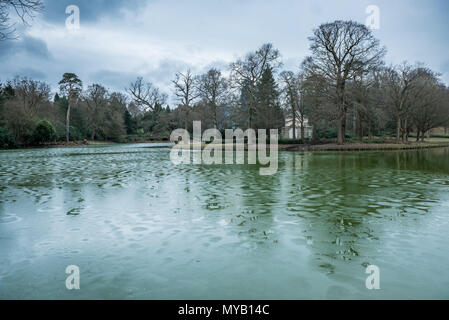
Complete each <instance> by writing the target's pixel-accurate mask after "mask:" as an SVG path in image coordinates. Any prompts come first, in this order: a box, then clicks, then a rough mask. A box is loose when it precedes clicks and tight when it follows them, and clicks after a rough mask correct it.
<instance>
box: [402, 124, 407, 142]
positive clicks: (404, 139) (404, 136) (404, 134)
mask: <svg viewBox="0 0 449 320" xmlns="http://www.w3.org/2000/svg"><path fill="white" fill-rule="evenodd" d="M407 141H408V121H407V118H405V120H404V130H403V131H402V142H403V143H406V142H407Z"/></svg>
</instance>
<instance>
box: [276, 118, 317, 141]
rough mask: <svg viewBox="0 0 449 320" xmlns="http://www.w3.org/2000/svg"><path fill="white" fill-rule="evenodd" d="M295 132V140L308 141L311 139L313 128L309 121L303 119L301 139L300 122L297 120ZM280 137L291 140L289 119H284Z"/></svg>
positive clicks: (291, 124)
mask: <svg viewBox="0 0 449 320" xmlns="http://www.w3.org/2000/svg"><path fill="white" fill-rule="evenodd" d="M295 131H296V139H303V138H306V139H308V138H311V137H312V132H313V127H312V126H311V125H310V124H309V119H307V118H304V137H301V122H300V121H299V119H296V124H295ZM282 137H283V138H284V139H293V120H292V118H291V117H290V118H286V119H285V126H284V128H282Z"/></svg>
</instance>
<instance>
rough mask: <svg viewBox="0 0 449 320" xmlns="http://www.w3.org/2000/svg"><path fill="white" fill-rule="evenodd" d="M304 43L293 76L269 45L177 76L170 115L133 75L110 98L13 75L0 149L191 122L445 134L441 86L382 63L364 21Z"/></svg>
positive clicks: (341, 133)
mask: <svg viewBox="0 0 449 320" xmlns="http://www.w3.org/2000/svg"><path fill="white" fill-rule="evenodd" d="M308 40H309V42H310V52H311V55H310V56H308V57H305V58H304V59H303V61H302V62H300V61H298V62H300V63H298V65H300V67H299V68H298V70H296V71H288V70H283V64H282V61H281V55H280V52H279V50H277V49H276V48H275V47H274V46H273V45H272V44H270V43H267V44H264V45H262V46H261V47H260V48H258V49H257V50H255V51H252V52H249V53H248V54H246V55H245V56H243V57H242V58H240V59H238V60H237V61H235V62H233V63H231V64H230V65H229V68H228V69H227V70H223V71H222V70H219V69H217V68H212V69H210V70H209V71H207V72H206V73H204V74H200V75H194V74H193V73H192V72H191V71H190V70H186V71H184V72H178V73H176V75H175V76H174V79H173V81H172V94H173V98H174V100H175V101H176V104H175V106H174V107H173V108H171V107H170V106H169V105H168V103H167V101H168V95H167V94H166V93H165V92H163V91H162V90H161V89H160V88H158V87H157V86H155V85H154V84H152V83H151V82H149V81H145V79H143V78H141V77H139V78H137V79H136V80H135V81H133V82H132V83H130V84H128V85H127V86H126V89H125V90H124V92H110V90H108V89H107V88H105V87H104V86H103V85H101V84H90V85H88V86H87V87H86V88H85V87H84V86H83V82H82V81H81V79H79V77H78V76H77V75H76V74H74V73H66V74H64V75H63V76H62V79H61V81H60V82H59V90H58V92H57V93H56V94H55V95H53V94H52V92H51V89H50V86H49V85H48V84H47V83H45V82H43V81H37V80H33V79H29V78H26V77H16V78H15V79H12V80H10V81H7V82H6V83H5V84H3V85H0V127H1V129H0V135H1V136H2V137H3V138H2V139H3V142H2V141H0V143H2V144H3V146H8V145H9V144H12V145H13V144H18V145H32V144H40V143H45V142H50V141H70V140H84V139H89V140H96V139H99V140H113V141H123V142H126V141H133V139H150V138H151V139H167V138H168V136H169V135H170V132H171V131H172V130H174V129H176V128H185V129H187V130H192V123H193V121H194V120H200V121H202V123H203V127H207V128H217V129H219V130H225V129H228V128H236V127H239V128H242V129H246V128H253V129H267V130H268V129H279V130H282V128H283V127H284V126H285V120H286V119H287V118H288V119H290V120H292V119H293V121H291V124H292V129H293V139H295V140H296V139H298V138H301V139H302V140H304V137H305V136H306V135H305V124H306V122H307V123H308V124H310V125H311V126H312V128H313V130H312V136H311V140H313V141H316V140H319V139H336V140H337V141H338V143H340V144H342V143H345V142H346V140H347V138H348V137H351V138H352V139H359V140H363V139H364V138H366V137H373V136H375V135H391V136H393V137H394V138H395V139H396V141H397V142H398V143H399V142H404V143H405V142H407V141H408V140H409V137H410V135H411V134H412V133H413V134H414V135H415V137H416V139H418V140H419V139H424V137H425V135H426V134H427V133H428V132H429V131H430V130H431V129H434V128H437V127H449V89H448V87H446V85H445V84H444V83H443V82H442V80H441V79H440V75H439V74H438V73H437V72H434V71H432V70H431V69H429V68H428V67H426V66H425V65H424V64H415V65H411V64H409V63H407V62H404V63H402V64H400V65H396V66H391V65H386V63H385V53H386V49H385V48H384V47H382V46H381V45H380V43H379V41H378V40H377V39H376V38H375V37H374V36H373V34H372V32H371V31H370V30H369V29H368V28H367V27H366V26H364V25H363V24H360V23H357V22H354V21H335V22H332V23H325V24H322V25H320V26H319V27H317V28H316V29H315V30H314V31H313V34H312V35H311V36H310V37H309V38H308ZM296 127H299V128H296ZM296 129H299V132H300V134H299V137H298V136H297V134H296Z"/></svg>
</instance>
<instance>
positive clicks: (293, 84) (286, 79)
mask: <svg viewBox="0 0 449 320" xmlns="http://www.w3.org/2000/svg"><path fill="white" fill-rule="evenodd" d="M280 78H281V81H282V83H283V88H282V92H283V95H284V97H285V105H286V109H287V112H289V113H290V117H291V119H292V129H293V139H296V119H297V118H298V112H299V105H300V103H301V101H300V99H301V97H300V83H299V81H298V77H297V76H296V75H295V73H294V72H293V71H283V72H281V74H280ZM302 130H303V129H302ZM303 137H304V136H303Z"/></svg>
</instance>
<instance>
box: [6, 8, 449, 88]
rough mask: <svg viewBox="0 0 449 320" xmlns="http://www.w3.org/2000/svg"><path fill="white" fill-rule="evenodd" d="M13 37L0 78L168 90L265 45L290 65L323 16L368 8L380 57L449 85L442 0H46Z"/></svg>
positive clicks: (359, 14)
mask: <svg viewBox="0 0 449 320" xmlns="http://www.w3.org/2000/svg"><path fill="white" fill-rule="evenodd" d="M45 5H46V8H45V11H44V12H43V13H42V14H40V15H38V16H37V17H36V18H35V19H34V21H33V22H32V25H31V26H30V27H27V28H19V30H18V31H19V33H20V40H17V41H6V42H5V41H3V42H0V81H3V82H4V81H6V80H7V79H11V78H13V77H14V76H15V75H23V76H29V77H32V78H34V79H39V80H45V81H47V82H48V83H49V84H50V85H51V86H52V88H53V89H56V88H57V82H58V81H59V80H60V78H61V76H62V74H63V73H64V72H74V73H76V74H78V75H79V77H80V78H81V79H82V80H83V82H84V84H85V85H88V84H91V83H94V82H95V83H101V84H103V85H105V86H106V87H108V88H109V89H111V90H120V91H121V90H123V89H124V88H125V87H126V86H127V85H128V83H129V82H130V81H132V80H133V79H135V78H136V77H137V76H143V77H144V78H145V79H146V80H147V81H151V82H153V83H155V84H157V85H159V86H161V87H162V88H164V90H165V91H167V93H168V94H171V85H170V80H171V79H173V78H174V74H175V73H176V72H177V71H182V70H184V69H186V68H191V69H192V71H193V72H195V73H197V72H203V71H205V70H207V69H208V68H210V67H212V66H215V67H218V68H220V69H222V70H226V69H227V67H228V65H229V63H230V62H231V61H233V60H235V59H237V58H238V57H240V56H243V55H245V54H246V53H247V52H248V51H251V50H254V49H256V48H258V47H259V46H260V45H261V44H263V43H265V42H271V43H273V44H274V46H275V47H277V48H278V49H279V50H280V51H281V54H282V59H283V62H284V68H285V69H291V70H294V71H296V70H297V69H298V66H299V64H300V62H301V60H302V59H303V58H304V57H305V56H306V55H308V54H309V51H308V48H309V42H308V40H307V37H308V36H310V35H311V33H312V30H313V29H314V28H315V27H316V26H318V25H319V24H321V23H324V22H330V21H334V20H347V19H352V20H356V21H359V22H362V23H365V20H366V18H367V16H368V14H367V13H366V8H367V6H369V5H377V6H378V7H379V8H380V29H379V30H375V31H374V34H375V36H376V37H378V38H379V39H380V41H381V43H382V44H383V45H385V46H386V47H387V50H388V54H387V57H386V60H387V63H400V62H402V61H404V60H408V61H409V62H412V63H414V62H424V63H426V64H427V65H428V66H429V67H431V68H432V69H434V70H435V71H438V72H440V73H442V74H443V76H442V79H443V80H444V81H445V82H446V83H447V84H449V54H448V53H449V42H448V31H449V22H448V18H449V1H447V0H426V1H422V0H395V1H391V0H389V1H384V0H377V1H376V0H370V1H364V0H332V1H331V0H326V1H318V0H226V1H218V0H189V1H185V0H176V1H175V0H45ZM68 5H77V6H78V7H79V8H80V30H79V31H77V32H73V31H70V30H68V29H67V28H66V25H65V21H66V18H67V17H68V15H67V14H66V13H65V10H66V7H67V6H68Z"/></svg>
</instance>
